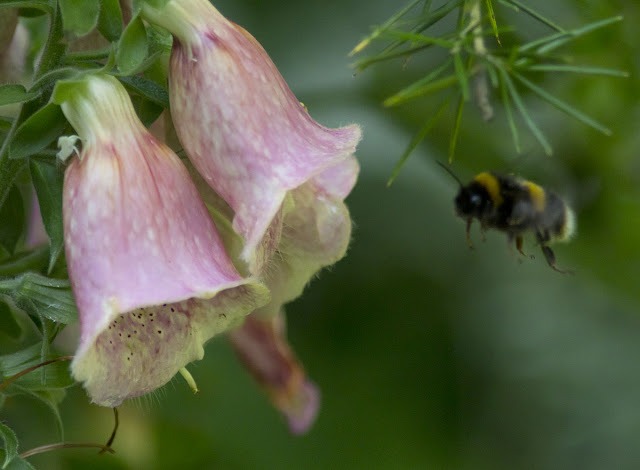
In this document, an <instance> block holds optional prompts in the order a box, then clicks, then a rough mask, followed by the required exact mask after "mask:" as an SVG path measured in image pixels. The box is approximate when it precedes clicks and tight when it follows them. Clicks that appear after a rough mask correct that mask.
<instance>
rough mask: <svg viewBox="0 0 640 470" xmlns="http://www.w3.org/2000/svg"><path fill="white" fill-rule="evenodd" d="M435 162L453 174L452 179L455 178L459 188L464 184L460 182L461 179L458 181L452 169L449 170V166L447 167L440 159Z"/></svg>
mask: <svg viewBox="0 0 640 470" xmlns="http://www.w3.org/2000/svg"><path fill="white" fill-rule="evenodd" d="M436 163H437V164H438V165H440V166H441V167H442V168H444V169H445V171H446V172H447V173H449V174H450V175H451V176H453V179H455V180H456V181H457V182H458V184H459V185H460V187H461V188H462V187H463V186H464V184H462V181H460V178H458V177H457V176H456V174H455V173H454V172H453V171H451V168H449V167H448V166H447V165H445V164H444V163H442V162H441V161H440V160H436Z"/></svg>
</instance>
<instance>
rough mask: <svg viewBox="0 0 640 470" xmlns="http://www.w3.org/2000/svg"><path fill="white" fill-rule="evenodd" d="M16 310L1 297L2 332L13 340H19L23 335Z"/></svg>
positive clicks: (0, 316) (0, 327)
mask: <svg viewBox="0 0 640 470" xmlns="http://www.w3.org/2000/svg"><path fill="white" fill-rule="evenodd" d="M15 314H16V312H15V310H14V309H13V307H12V306H11V305H9V304H8V303H7V302H5V301H4V300H3V299H2V298H1V297H0V331H1V332H2V333H4V334H5V335H6V336H8V337H9V338H12V339H17V338H19V337H20V335H21V334H22V328H21V327H20V324H19V323H18V322H17V321H16V318H15Z"/></svg>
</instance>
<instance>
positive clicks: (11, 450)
mask: <svg viewBox="0 0 640 470" xmlns="http://www.w3.org/2000/svg"><path fill="white" fill-rule="evenodd" d="M0 437H1V438H2V440H3V441H4V451H5V455H4V461H3V463H2V468H7V466H8V465H9V463H10V462H11V461H12V460H13V459H15V458H16V457H17V456H18V437H17V436H16V433H15V432H13V430H12V429H11V428H10V427H9V426H6V425H4V424H2V422H0Z"/></svg>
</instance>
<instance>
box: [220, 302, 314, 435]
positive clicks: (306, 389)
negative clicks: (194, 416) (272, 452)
mask: <svg viewBox="0 0 640 470" xmlns="http://www.w3.org/2000/svg"><path fill="white" fill-rule="evenodd" d="M284 321H285V320H284V314H279V315H277V316H275V317H272V318H269V319H263V318H261V317H259V316H256V315H251V316H249V317H248V318H247V320H246V321H245V322H244V324H243V325H242V327H241V328H238V329H235V330H233V331H232V332H231V333H230V337H231V344H232V345H233V347H234V349H235V350H236V352H237V353H238V356H239V357H240V359H241V360H242V362H243V363H244V364H245V366H246V367H247V369H248V370H249V372H250V373H251V375H252V376H253V377H254V378H255V379H256V381H257V382H258V383H259V384H260V385H261V386H262V387H263V389H264V390H265V391H266V392H267V394H268V396H269V398H270V400H271V402H272V403H273V405H274V406H275V407H276V409H278V410H279V411H280V412H281V413H283V414H284V415H285V416H286V417H287V420H288V422H289V429H290V430H291V432H292V433H294V434H302V433H304V432H306V431H307V430H308V429H309V427H310V426H311V425H312V424H313V422H314V421H315V418H316V414H317V412H318V408H319V406H320V392H319V391H318V389H317V387H316V386H315V385H314V384H313V383H312V382H310V381H309V380H308V379H307V378H306V376H305V372H304V369H303V368H302V365H301V364H300V363H299V362H298V360H297V358H296V357H295V355H294V353H293V351H291V349H290V347H289V345H288V343H287V340H286V337H285V323H284Z"/></svg>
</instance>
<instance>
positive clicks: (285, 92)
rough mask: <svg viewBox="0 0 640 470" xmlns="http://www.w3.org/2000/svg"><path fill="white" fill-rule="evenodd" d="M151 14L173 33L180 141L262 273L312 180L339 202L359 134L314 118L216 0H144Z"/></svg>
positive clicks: (172, 83) (174, 109) (172, 86)
mask: <svg viewBox="0 0 640 470" xmlns="http://www.w3.org/2000/svg"><path fill="white" fill-rule="evenodd" d="M142 13H143V16H144V17H145V18H146V19H147V20H148V21H151V22H153V23H156V24H159V25H160V26H163V27H165V28H167V29H168V30H169V31H170V32H171V33H172V34H173V35H174V44H173V49H172V52H171V66H170V77H169V91H170V97H171V114H172V116H173V120H174V124H175V126H176V131H177V133H178V137H179V138H180V141H181V143H182V145H183V147H184V149H185V151H186V153H187V155H188V157H189V158H190V160H191V161H192V162H193V164H194V166H195V167H196V168H197V170H198V171H199V172H200V173H201V174H202V176H203V177H204V179H205V180H206V181H207V183H208V184H209V185H210V186H211V187H212V188H213V189H214V190H215V191H216V193H217V194H218V195H219V196H221V197H222V198H223V199H224V200H225V201H226V202H227V203H228V204H229V206H230V207H231V209H232V210H233V212H234V217H233V228H234V230H235V231H236V232H237V233H238V234H240V235H241V236H242V237H243V240H244V246H243V250H242V253H241V258H242V259H243V260H244V261H245V262H246V263H247V264H248V266H249V270H250V272H252V273H255V274H257V273H260V272H262V270H263V269H264V266H265V264H266V263H267V262H268V261H269V259H270V258H271V255H272V254H273V252H274V251H275V250H276V249H277V247H278V244H279V240H280V236H281V230H282V220H283V217H285V216H286V212H287V210H289V209H291V208H292V207H293V205H292V202H293V201H291V200H290V198H289V196H290V193H291V192H292V191H293V190H295V189H296V188H299V187H300V186H302V185H304V184H305V183H307V182H310V181H312V182H313V183H312V184H313V186H314V187H317V188H319V190H320V191H322V192H324V193H327V194H329V195H331V196H336V195H337V194H336V192H335V190H336V186H340V185H341V184H344V181H347V180H350V175H347V176H343V175H339V174H335V173H334V172H332V171H331V168H342V165H343V164H344V162H345V161H350V160H353V153H354V152H355V148H356V145H357V144H358V142H359V140H360V137H361V132H360V129H359V127H358V126H356V125H351V126H347V127H343V128H340V129H328V128H326V127H323V126H321V125H320V124H318V123H317V122H316V121H314V120H313V119H312V118H311V117H310V116H309V114H308V112H307V111H306V109H305V108H304V106H303V105H302V104H301V103H300V102H299V101H298V100H297V99H296V97H295V96H294V95H293V93H292V92H291V90H290V89H289V87H288V86H287V84H286V83H285V81H284V79H283V78H282V76H281V75H280V73H279V72H278V70H277V68H276V66H275V65H274V64H273V62H272V61H271V59H270V58H269V56H268V55H267V53H266V52H265V51H264V49H263V48H262V46H260V44H259V43H258V42H257V41H256V40H255V39H254V38H253V37H252V36H251V35H250V34H249V33H248V32H247V31H245V30H244V29H242V28H241V27H240V26H238V25H236V24H234V23H232V22H230V21H228V20H227V19H226V18H224V17H223V16H222V15H221V14H220V13H219V12H218V11H217V10H216V9H215V8H214V7H213V6H212V5H211V4H210V3H209V2H208V1H207V0H169V1H168V2H167V3H166V5H165V6H164V7H162V8H161V9H159V10H157V9H155V8H153V7H151V6H149V5H148V4H144V6H143V9H142ZM350 167H355V163H351V164H350ZM328 174H331V177H330V178H329V177H325V176H323V175H328ZM354 182H355V178H351V185H353V183H354ZM350 189H351V188H350V187H349V190H350ZM346 192H347V193H348V192H349V191H348V190H347V191H346ZM343 193H344V191H343ZM342 198H344V196H342ZM288 199H289V200H288Z"/></svg>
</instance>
